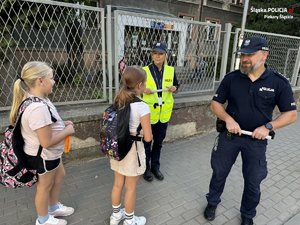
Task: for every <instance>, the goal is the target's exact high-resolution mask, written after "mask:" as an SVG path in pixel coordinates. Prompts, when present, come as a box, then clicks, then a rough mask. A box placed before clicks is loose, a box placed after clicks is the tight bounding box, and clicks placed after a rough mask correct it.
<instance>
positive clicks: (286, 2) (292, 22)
mask: <svg viewBox="0 0 300 225" xmlns="http://www.w3.org/2000/svg"><path fill="white" fill-rule="evenodd" d="M251 7H254V8H256V9H260V8H263V9H268V8H288V9H289V8H294V9H295V12H294V13H280V12H268V13H262V12H260V13H255V12H251ZM299 8H300V4H299V1H298V0H265V1H261V0H250V3H249V13H248V17H247V24H246V28H247V29H251V30H258V31H264V32H272V33H281V34H287V35H293V36H300V12H299V10H298V9H299ZM280 14H284V15H292V16H293V19H286V20H284V19H267V18H264V16H265V15H274V16H276V15H277V16H279V15H280Z"/></svg>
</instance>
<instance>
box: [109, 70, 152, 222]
mask: <svg viewBox="0 0 300 225" xmlns="http://www.w3.org/2000/svg"><path fill="white" fill-rule="evenodd" d="M145 83H146V73H145V72H144V70H142V69H141V68H139V67H132V66H129V67H126V70H125V71H124V73H123V75H122V87H121V89H120V91H119V92H118V93H117V94H116V97H115V100H114V104H115V106H116V107H117V108H118V109H122V108H124V107H126V106H128V105H130V119H129V130H130V134H131V135H136V130H137V127H138V126H139V124H141V126H142V131H141V135H142V136H143V139H144V141H146V142H151V140H152V131H151V124H150V109H149V107H148V105H147V104H146V103H144V102H142V101H140V102H134V99H135V98H136V97H140V95H141V94H142V93H143V92H144V90H145ZM120 147H122V146H120ZM138 157H139V160H138ZM139 161H140V165H139ZM110 164H111V169H112V170H113V171H114V184H113V188H112V193H111V198H112V208H113V213H112V215H111V217H110V225H117V224H119V223H120V222H121V220H123V219H124V218H125V220H124V222H123V225H130V224H134V225H144V224H145V223H146V218H145V217H143V216H135V215H134V210H135V200H136V186H137V183H138V180H139V177H140V175H142V174H144V172H145V170H146V155H145V149H144V144H143V142H142V141H138V142H137V145H135V144H133V145H132V147H131V149H130V151H129V152H128V154H127V155H126V156H125V158H124V159H122V160H121V161H116V160H114V159H110ZM124 187H125V197H124V206H125V209H124V208H121V195H122V190H123V188H124Z"/></svg>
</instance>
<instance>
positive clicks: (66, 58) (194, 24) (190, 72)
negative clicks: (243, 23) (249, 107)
mask: <svg viewBox="0 0 300 225" xmlns="http://www.w3.org/2000/svg"><path fill="white" fill-rule="evenodd" d="M106 13H107V14H106V29H105V26H104V24H105V20H104V9H102V8H97V7H89V6H84V5H79V4H69V3H63V2H56V1H49V0H19V1H8V0H5V1H2V3H1V6H0V30H1V31H2V32H1V33H0V110H6V109H8V108H9V106H10V104H11V98H12V85H13V83H14V81H15V80H16V78H17V76H18V75H19V74H20V71H21V68H22V66H23V65H24V64H25V63H26V62H28V61H32V60H39V61H45V62H48V63H49V64H50V65H51V66H52V67H53V68H54V70H55V76H56V77H57V82H56V88H55V89H54V93H53V96H51V99H52V100H53V101H54V102H55V103H56V104H72V103H75V104H77V103H88V102H100V101H107V100H109V102H112V99H113V95H114V92H113V90H118V88H119V79H120V75H119V62H120V60H122V59H123V60H124V61H125V62H126V64H127V65H139V66H145V65H148V64H149V63H151V53H150V52H151V47H152V46H153V44H154V43H155V42H157V41H161V42H165V43H166V44H167V47H168V57H167V63H168V64H169V65H171V66H174V67H175V73H176V75H177V77H178V80H179V82H180V84H181V86H180V90H179V91H180V92H179V94H178V95H177V96H180V95H184V94H192V93H197V94H199V93H201V92H204V91H211V90H213V89H214V85H215V81H216V78H217V79H222V77H223V76H224V74H225V72H226V66H227V63H226V62H227V55H228V49H229V42H230V32H231V26H227V27H225V31H224V32H223V33H222V39H223V36H224V40H225V39H226V41H224V45H223V44H222V47H223V48H220V47H221V46H220V43H222V42H221V25H218V24H212V23H204V22H198V21H190V20H184V19H179V18H176V17H166V16H158V15H148V14H142V13H136V12H127V11H120V10H115V11H113V10H112V8H111V7H110V6H107V10H106ZM239 31H240V29H237V30H236V34H235V37H238V34H239ZM253 34H255V35H261V36H263V37H265V38H267V39H268V41H269V44H270V49H271V54H270V56H269V58H268V64H269V66H270V67H272V68H274V69H276V70H278V71H279V72H281V73H283V74H285V75H286V76H287V78H289V79H290V81H291V83H292V85H294V86H296V85H297V84H298V83H300V82H298V80H299V67H300V50H299V49H300V47H299V46H300V37H291V36H286V35H279V34H271V33H265V32H257V31H251V30H246V31H245V36H246V37H247V36H250V35H253ZM105 48H106V49H107V51H105ZM236 49H237V38H235V41H234V46H233V52H235V51H236ZM221 54H222V56H221ZM219 55H220V56H219ZM231 62H232V63H231V70H233V69H234V63H235V55H232V61H231ZM219 70H220V71H221V72H219ZM106 71H107V72H106Z"/></svg>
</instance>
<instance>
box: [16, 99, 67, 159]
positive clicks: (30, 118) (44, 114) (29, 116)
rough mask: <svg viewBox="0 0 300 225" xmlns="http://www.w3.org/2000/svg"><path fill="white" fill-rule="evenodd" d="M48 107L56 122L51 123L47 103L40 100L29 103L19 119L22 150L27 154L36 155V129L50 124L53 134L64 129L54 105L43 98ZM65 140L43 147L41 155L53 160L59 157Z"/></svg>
mask: <svg viewBox="0 0 300 225" xmlns="http://www.w3.org/2000/svg"><path fill="white" fill-rule="evenodd" d="M43 100H44V101H45V102H46V103H47V105H48V106H49V108H50V111H51V113H52V115H53V117H54V118H55V119H56V120H57V122H55V123H53V122H52V120H51V115H50V112H49V110H48V107H47V105H45V104H44V103H42V102H33V103H31V104H30V105H29V106H28V107H27V108H26V109H25V111H24V113H23V116H22V120H21V132H22V136H23V138H24V142H25V146H24V151H25V153H26V154H28V155H32V156H36V155H37V152H38V149H39V146H40V142H39V139H38V136H37V133H36V130H37V129H39V128H42V127H45V126H48V125H51V129H52V132H53V134H55V133H57V132H59V131H61V130H63V129H64V127H65V125H64V122H63V120H62V119H61V117H60V116H59V114H58V112H57V110H56V108H55V106H54V105H53V104H52V102H51V101H50V100H49V99H43ZM64 144H65V141H64V140H63V141H61V142H59V143H58V144H56V145H53V146H51V147H49V148H48V149H46V148H43V151H42V154H41V157H42V158H43V159H45V160H54V159H58V158H60V157H61V155H62V154H63V151H64Z"/></svg>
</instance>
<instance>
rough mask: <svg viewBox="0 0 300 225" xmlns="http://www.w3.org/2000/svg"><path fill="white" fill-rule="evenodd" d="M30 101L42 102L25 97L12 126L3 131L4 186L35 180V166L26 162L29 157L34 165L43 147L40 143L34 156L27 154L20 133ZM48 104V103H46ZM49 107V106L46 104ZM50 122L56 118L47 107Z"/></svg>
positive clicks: (0, 178)
mask: <svg viewBox="0 0 300 225" xmlns="http://www.w3.org/2000/svg"><path fill="white" fill-rule="evenodd" d="M32 102H43V103H44V104H46V105H47V103H46V102H44V101H43V100H42V99H40V98H38V97H30V98H27V99H25V100H24V101H23V102H22V103H21V104H20V107H19V109H18V115H17V119H16V122H15V124H14V126H8V127H7V128H6V130H5V132H4V140H3V141H2V142H1V143H0V183H1V184H3V185H4V186H6V187H11V188H18V187H25V186H27V187H31V186H32V185H34V184H35V183H36V182H37V172H36V169H37V168H36V167H32V163H30V165H29V163H28V160H29V158H30V160H31V162H35V161H36V163H33V164H34V165H37V162H38V160H39V158H40V156H41V153H42V150H43V147H42V146H41V145H40V146H39V149H38V153H37V155H36V156H28V155H27V154H26V153H25V152H24V139H23V137H22V133H21V119H22V115H23V113H24V111H25V109H26V108H27V107H28V106H29V105H30V104H31V103H32ZM47 106H48V105H47ZM48 109H49V106H48ZM49 112H50V115H51V120H52V122H56V119H55V118H54V117H53V116H52V113H51V111H50V109H49Z"/></svg>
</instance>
